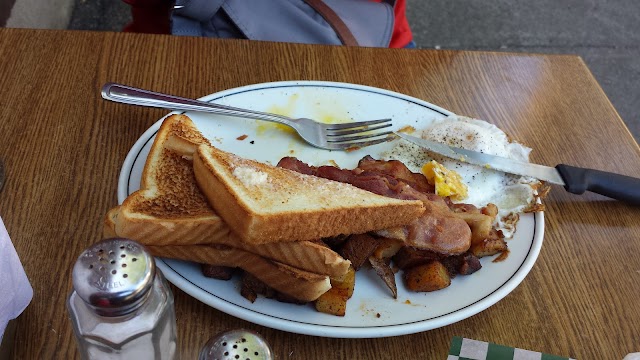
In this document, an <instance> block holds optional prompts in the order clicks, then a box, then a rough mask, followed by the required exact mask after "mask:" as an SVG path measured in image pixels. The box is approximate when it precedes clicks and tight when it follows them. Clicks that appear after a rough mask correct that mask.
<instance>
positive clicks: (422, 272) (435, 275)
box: [404, 260, 451, 292]
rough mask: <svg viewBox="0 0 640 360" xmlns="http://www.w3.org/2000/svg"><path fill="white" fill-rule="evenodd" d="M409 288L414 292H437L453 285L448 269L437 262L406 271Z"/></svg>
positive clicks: (405, 278) (406, 281) (406, 282)
mask: <svg viewBox="0 0 640 360" xmlns="http://www.w3.org/2000/svg"><path fill="white" fill-rule="evenodd" d="M404 280H405V284H406V286H407V288H408V289H409V290H412V291H419V292H423V291H436V290H440V289H444V288H446V287H447V286H449V285H451V277H450V276H449V273H448V272H447V268H446V267H445V266H444V265H443V264H442V263H441V262H440V261H437V260H434V261H432V262H430V263H427V264H422V265H418V266H414V267H412V268H409V269H406V270H405V271H404Z"/></svg>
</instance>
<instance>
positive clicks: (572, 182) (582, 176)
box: [556, 164, 640, 205]
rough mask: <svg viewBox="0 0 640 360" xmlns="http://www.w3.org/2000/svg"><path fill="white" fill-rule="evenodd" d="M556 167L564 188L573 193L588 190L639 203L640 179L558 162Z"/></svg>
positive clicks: (635, 203) (631, 202)
mask: <svg viewBox="0 0 640 360" xmlns="http://www.w3.org/2000/svg"><path fill="white" fill-rule="evenodd" d="M556 169H557V170H558V172H559V173H560V176H562V179H564V183H565V186H564V188H565V189H566V190H567V191H568V192H570V193H574V194H582V193H584V192H585V191H587V190H589V191H592V192H594V193H598V194H600V195H604V196H607V197H610V198H613V199H617V200H620V201H624V202H626V203H629V204H632V205H640V179H638V178H634V177H631V176H625V175H619V174H614V173H610V172H606V171H600V170H593V169H585V168H579V167H574V166H569V165H564V164H560V165H558V166H556Z"/></svg>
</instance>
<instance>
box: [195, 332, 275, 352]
mask: <svg viewBox="0 0 640 360" xmlns="http://www.w3.org/2000/svg"><path fill="white" fill-rule="evenodd" d="M271 359H273V355H272V354H271V347H269V344H268V343H267V342H266V341H265V340H264V339H263V338H262V337H261V336H260V335H259V334H258V333H256V332H255V331H251V330H247V329H235V330H228V331H225V332H222V333H220V334H217V335H215V336H214V337H212V338H211V339H210V340H209V341H208V342H207V343H206V344H205V345H204V347H203V348H202V350H201V351H200V356H199V357H198V360H271Z"/></svg>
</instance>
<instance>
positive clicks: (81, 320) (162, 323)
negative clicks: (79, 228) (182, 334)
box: [67, 238, 176, 360]
mask: <svg viewBox="0 0 640 360" xmlns="http://www.w3.org/2000/svg"><path fill="white" fill-rule="evenodd" d="M67 308H68V310H69V313H70V315H71V322H72V323H73V330H74V333H75V335H76V340H77V342H78V348H79V350H80V354H81V357H82V359H135V360H145V359H155V360H164V359H174V358H175V357H176V317H175V309H174V306H173V294H172V293H171V289H170V288H169V286H168V284H167V281H166V280H165V279H164V276H162V272H161V271H160V269H157V268H156V266H155V262H154V259H153V257H152V256H151V255H150V254H149V253H148V252H147V251H146V250H145V248H144V247H143V246H142V245H140V244H138V243H137V242H135V241H133V240H129V239H119V238H114V239H107V240H103V241H101V242H99V243H96V244H95V245H93V246H91V247H90V248H88V249H87V250H85V251H84V252H83V253H82V254H81V255H80V257H79V258H78V260H77V261H76V263H75V265H74V267H73V291H72V292H71V295H70V296H69V300H68V303H67Z"/></svg>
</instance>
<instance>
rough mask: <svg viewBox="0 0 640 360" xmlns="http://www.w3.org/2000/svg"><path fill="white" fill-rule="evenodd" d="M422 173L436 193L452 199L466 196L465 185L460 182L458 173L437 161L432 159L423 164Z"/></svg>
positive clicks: (460, 178) (460, 198)
mask: <svg viewBox="0 0 640 360" xmlns="http://www.w3.org/2000/svg"><path fill="white" fill-rule="evenodd" d="M422 173H423V174H424V176H426V177H427V182H429V184H431V185H434V186H435V187H436V194H437V195H439V196H449V197H451V199H453V200H462V199H464V198H466V197H467V185H465V184H464V183H463V182H462V177H460V174H458V173H457V172H455V171H453V170H449V169H447V168H446V167H444V166H442V164H440V163H438V162H437V161H435V160H432V161H430V162H428V163H426V164H424V166H422Z"/></svg>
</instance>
